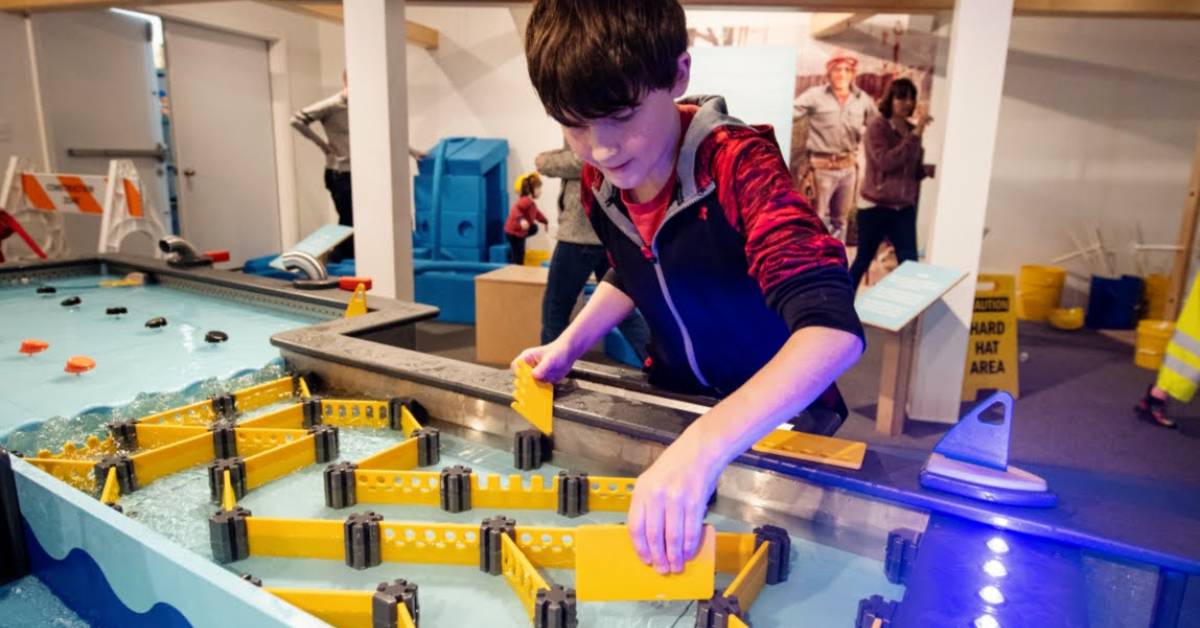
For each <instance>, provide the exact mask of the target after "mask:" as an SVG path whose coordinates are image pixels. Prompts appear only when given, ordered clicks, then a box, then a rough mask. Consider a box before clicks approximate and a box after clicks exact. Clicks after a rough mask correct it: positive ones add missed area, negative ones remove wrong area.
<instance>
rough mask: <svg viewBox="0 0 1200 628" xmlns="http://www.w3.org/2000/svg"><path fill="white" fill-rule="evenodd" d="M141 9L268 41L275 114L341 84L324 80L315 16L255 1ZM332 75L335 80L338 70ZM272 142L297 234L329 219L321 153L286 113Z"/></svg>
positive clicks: (284, 202) (332, 216) (282, 201)
mask: <svg viewBox="0 0 1200 628" xmlns="http://www.w3.org/2000/svg"><path fill="white" fill-rule="evenodd" d="M147 12H152V13H155V14H156V15H160V16H162V17H163V18H166V19H171V18H174V19H179V20H183V21H186V22H189V23H192V24H197V25H201V26H210V27H213V28H218V29H224V30H229V31H232V32H236V33H241V34H244V35H249V36H252V37H258V38H260V39H267V40H270V41H271V43H272V52H273V53H275V55H277V56H273V58H272V70H271V72H272V88H273V89H275V88H279V87H280V86H284V87H285V88H284V89H283V90H282V93H279V92H278V91H277V92H276V93H273V94H272V97H273V99H274V100H275V101H276V103H277V104H278V106H277V111H276V116H277V117H278V116H279V115H280V114H286V115H290V114H291V112H293V111H295V110H297V109H300V108H301V107H304V106H305V105H308V104H310V103H313V102H316V101H317V100H320V99H322V98H324V97H326V96H328V95H329V94H331V93H333V92H335V91H337V90H338V89H341V86H340V84H338V85H337V86H336V87H334V86H331V85H329V84H327V82H326V81H325V80H324V74H323V70H324V64H323V63H322V45H321V43H322V39H321V34H320V33H321V32H322V31H321V26H322V24H323V22H322V21H321V20H319V19H317V18H313V17H308V16H305V15H300V14H297V13H293V12H291V11H286V10H283V9H278V8H275V7H272V6H269V5H267V4H264V3H260V2H213V3H203V4H184V5H167V6H157V5H156V6H154V7H152V8H148V9H147ZM339 45H340V39H339ZM280 52H282V54H279V53H280ZM168 62H169V60H168ZM167 71H168V72H169V71H170V68H168V69H167ZM338 80H339V82H340V69H339V79H338ZM275 143H276V146H277V148H278V149H279V150H278V156H277V159H280V161H281V162H282V163H284V164H285V165H288V164H290V172H289V173H288V174H290V175H291V178H292V179H293V182H288V181H287V180H286V179H285V178H284V177H281V180H283V186H282V188H283V189H281V195H280V205H281V207H280V210H281V211H284V212H287V211H288V210H289V207H288V206H291V207H293V208H294V210H293V211H294V212H295V216H296V228H297V229H298V231H297V233H298V235H299V236H300V237H303V236H305V235H307V234H308V233H310V232H312V231H313V230H315V229H316V228H317V227H320V226H321V225H324V224H328V223H330V222H335V221H336V220H337V215H336V213H335V212H334V210H333V202H332V201H331V200H330V198H329V193H328V192H327V191H326V190H325V184H324V179H323V176H324V174H323V173H324V169H325V158H324V156H323V155H322V154H321V151H320V150H319V149H318V148H317V147H316V146H313V145H312V143H311V142H309V141H308V140H305V139H304V138H303V137H300V136H299V134H298V133H296V132H295V131H294V130H292V129H290V128H289V127H288V126H287V120H286V118H285V119H284V120H282V124H280V121H278V120H277V121H276V137H275ZM293 191H294V194H293V193H292V192H293ZM285 232H286V230H285ZM284 240H285V242H284V246H288V245H290V244H291V242H288V241H287V240H288V238H287V237H286V233H285V237H284Z"/></svg>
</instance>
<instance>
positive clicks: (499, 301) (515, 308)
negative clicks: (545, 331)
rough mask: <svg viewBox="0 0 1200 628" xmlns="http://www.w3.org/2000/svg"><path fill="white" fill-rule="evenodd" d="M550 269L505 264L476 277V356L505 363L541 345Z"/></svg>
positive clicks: (500, 363)
mask: <svg viewBox="0 0 1200 628" xmlns="http://www.w3.org/2000/svg"><path fill="white" fill-rule="evenodd" d="M549 275H550V269H548V268H544V267H540V266H539V267H533V266H516V265H512V264H510V265H508V266H505V267H504V268H498V269H496V270H493V271H491V272H488V273H484V274H482V275H479V276H477V277H475V359H476V360H477V361H479V362H482V363H484V364H496V365H502V366H507V365H508V364H509V363H510V362H512V360H513V358H515V357H517V354H519V353H521V352H522V351H524V350H525V349H528V348H530V347H536V346H538V345H539V344H541V336H542V295H543V294H544V293H545V292H546V280H547V278H548V277H549Z"/></svg>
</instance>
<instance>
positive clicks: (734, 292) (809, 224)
mask: <svg viewBox="0 0 1200 628" xmlns="http://www.w3.org/2000/svg"><path fill="white" fill-rule="evenodd" d="M525 47H526V56H527V58H528V64H529V76H530V78H531V80H532V81H533V85H534V88H535V89H536V90H537V92H538V96H539V97H540V98H541V100H542V103H543V105H544V106H545V108H546V112H547V113H548V114H549V115H550V116H552V117H553V118H555V119H556V120H558V121H559V122H560V123H561V124H562V125H563V134H564V136H565V138H566V140H567V143H568V144H569V145H570V147H571V149H572V150H573V151H574V152H575V154H577V155H579V157H580V158H581V159H582V160H583V161H584V164H585V166H584V171H583V185H582V190H581V193H582V196H583V198H582V202H583V205H584V207H585V208H586V209H587V210H588V214H589V219H590V220H591V222H592V226H593V227H594V228H595V230H596V234H597V235H598V236H599V238H600V241H601V242H602V243H603V245H604V248H605V250H606V251H607V253H608V256H609V258H610V261H611V262H612V269H611V270H610V271H609V273H608V274H607V275H606V276H605V280H604V281H603V282H601V284H600V286H599V287H598V288H597V289H596V292H595V294H594V295H593V296H592V299H591V300H590V301H589V302H588V304H587V305H586V306H585V307H584V309H583V311H582V312H581V313H580V314H579V316H578V317H576V319H575V321H574V322H572V323H571V325H570V326H569V327H568V328H567V330H566V331H564V332H563V333H562V334H561V335H560V336H559V337H558V338H557V339H556V340H554V341H553V342H551V343H549V344H547V345H543V346H540V347H535V348H533V349H528V350H526V351H525V352H523V353H522V354H521V355H520V356H518V357H517V360H525V361H526V362H527V363H529V364H531V365H533V366H534V376H535V377H536V378H538V379H539V380H542V381H548V382H554V381H558V380H559V379H561V378H562V377H563V376H564V375H566V374H567V372H568V371H569V370H570V368H571V364H572V363H573V362H574V361H575V360H576V359H577V358H578V357H579V356H580V355H582V354H583V353H584V352H585V351H586V350H587V349H588V348H589V347H590V346H592V344H593V343H594V342H595V341H597V340H598V339H599V338H601V337H603V335H604V334H605V333H607V332H608V330H609V329H611V328H612V327H613V326H614V325H616V324H617V323H618V322H620V321H621V320H622V319H624V318H625V316H626V315H628V314H629V313H630V312H631V311H632V310H633V308H634V307H635V305H636V307H637V308H638V309H639V310H641V312H642V314H643V316H645V318H646V321H647V323H648V324H649V326H650V330H651V343H650V346H649V347H648V350H649V355H650V357H649V358H648V359H647V363H646V370H647V372H648V374H649V377H650V381H651V383H653V384H655V385H658V386H663V387H667V388H671V389H674V390H678V391H686V392H701V393H707V394H712V395H717V396H720V397H723V398H724V399H723V400H722V401H721V402H720V403H718V404H717V405H716V406H714V407H713V408H712V409H711V410H709V411H708V412H707V413H705V414H704V415H702V416H701V417H699V418H697V419H696V421H695V422H694V423H692V425H691V426H690V427H688V429H687V430H685V431H684V432H683V433H682V434H681V435H680V436H679V438H678V439H677V440H676V441H675V442H674V443H673V444H672V445H671V446H670V447H668V448H667V449H666V450H665V451H664V452H663V453H662V455H660V456H659V458H658V459H657V460H656V461H655V462H654V464H653V465H651V466H650V468H649V469H647V470H646V471H645V472H644V473H642V475H641V476H640V477H638V480H637V484H636V487H635V489H634V494H633V500H632V503H631V506H630V512H629V531H630V536H631V537H632V540H633V544H634V547H635V548H636V549H637V551H638V554H639V556H640V557H641V558H642V560H643V561H645V562H646V563H648V564H649V563H652V564H653V565H654V566H655V568H656V569H657V570H658V571H659V572H660V573H667V572H668V571H671V572H679V571H681V570H682V569H683V564H684V562H685V561H686V560H689V559H691V558H692V557H693V556H694V555H695V553H696V551H697V550H698V547H699V541H700V532H701V528H702V524H703V520H704V514H705V508H706V506H707V502H708V498H709V496H710V495H711V494H712V492H713V489H714V488H715V486H716V482H717V478H718V477H719V476H720V473H721V471H722V470H723V469H724V468H725V467H726V466H727V465H728V464H729V463H730V462H731V461H733V459H734V458H736V457H737V456H738V455H740V454H741V453H742V452H744V451H745V450H747V449H748V448H749V447H750V446H751V445H752V444H753V443H755V442H756V441H758V440H759V439H761V438H762V437H763V436H765V435H767V434H768V433H770V432H771V430H773V429H774V428H775V427H776V426H778V425H779V424H781V423H783V422H784V421H786V420H788V419H789V418H791V417H794V416H796V415H797V414H798V413H799V412H801V411H802V410H804V409H805V408H806V407H807V406H809V404H811V403H813V401H814V400H817V399H818V397H819V396H821V395H822V393H825V392H826V391H827V390H828V389H830V387H831V385H832V383H833V381H834V379H836V378H837V376H838V375H840V374H841V373H842V372H844V371H845V370H846V369H848V368H849V367H850V366H851V365H853V364H854V362H856V361H857V360H858V357H859V355H860V353H861V352H862V349H863V341H862V327H861V325H860V324H859V322H858V318H857V316H856V315H855V313H854V303H853V293H852V291H851V289H850V281H849V277H848V275H847V272H846V255H845V249H844V248H843V247H842V245H841V243H840V242H838V241H837V240H836V239H834V238H832V237H830V236H829V235H828V233H826V231H825V229H824V227H823V226H822V225H821V223H820V220H819V219H818V218H817V216H816V214H815V213H814V212H813V211H812V208H811V207H809V205H808V203H807V202H806V201H805V200H804V198H802V197H801V196H800V195H799V194H797V193H795V192H794V191H792V187H791V180H790V177H789V176H788V172H787V168H786V166H785V165H784V162H783V158H782V156H781V155H780V152H779V147H778V146H777V145H776V144H775V142H774V139H773V134H772V133H773V132H772V131H771V129H770V128H769V127H747V126H745V125H743V124H741V123H740V122H738V121H736V120H733V119H732V118H729V117H728V116H726V115H725V112H724V102H723V101H722V100H721V99H719V98H706V99H702V100H700V101H697V103H698V104H695V103H693V104H680V105H677V104H676V103H675V99H676V98H679V97H681V96H682V95H683V94H684V92H685V91H686V89H687V85H688V78H689V73H690V69H691V57H690V56H689V55H688V53H687V31H686V27H685V21H684V15H683V9H682V7H680V5H679V3H678V2H677V0H603V1H601V0H539V1H538V2H537V3H535V4H534V8H533V13H532V14H531V16H530V18H529V25H528V29H527V31H526V40H525ZM833 396H835V397H836V392H833ZM822 431H824V432H826V433H829V432H830V431H831V430H829V429H826V430H822Z"/></svg>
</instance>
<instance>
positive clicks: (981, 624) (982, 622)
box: [975, 615, 1000, 628]
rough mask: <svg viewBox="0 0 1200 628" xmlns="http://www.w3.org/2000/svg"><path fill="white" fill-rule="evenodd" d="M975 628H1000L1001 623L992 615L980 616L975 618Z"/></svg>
mask: <svg viewBox="0 0 1200 628" xmlns="http://www.w3.org/2000/svg"><path fill="white" fill-rule="evenodd" d="M975 628H1000V622H998V621H996V618H995V617H992V616H991V615H980V616H979V617H976V618H975Z"/></svg>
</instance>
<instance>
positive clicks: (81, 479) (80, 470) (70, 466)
mask: <svg viewBox="0 0 1200 628" xmlns="http://www.w3.org/2000/svg"><path fill="white" fill-rule="evenodd" d="M25 462H28V463H29V464H31V465H33V466H35V467H37V468H39V469H41V470H42V471H45V472H46V473H49V474H50V475H53V476H54V477H56V478H58V479H60V480H62V481H63V482H66V483H67V484H70V485H71V486H74V487H75V488H77V489H79V490H81V491H83V492H85V493H89V494H95V493H94V491H95V490H96V474H95V471H94V469H95V467H96V463H94V462H92V461H90V460H58V459H54V458H26V459H25Z"/></svg>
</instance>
